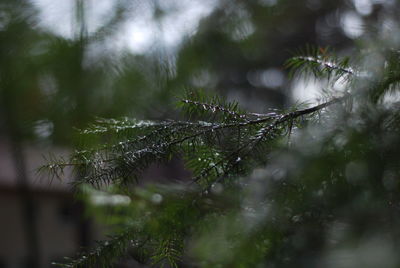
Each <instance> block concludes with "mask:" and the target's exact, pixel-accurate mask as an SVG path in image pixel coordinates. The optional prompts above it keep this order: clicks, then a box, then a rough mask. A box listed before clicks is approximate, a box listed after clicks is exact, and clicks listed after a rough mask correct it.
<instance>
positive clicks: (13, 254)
mask: <svg viewBox="0 0 400 268" xmlns="http://www.w3.org/2000/svg"><path fill="white" fill-rule="evenodd" d="M60 152H61V151H60V150H58V151H57V153H60ZM22 156H23V159H25V169H26V179H27V180H26V182H27V184H26V185H22V184H21V183H22V182H21V179H20V178H18V176H20V174H21V173H20V170H18V168H21V165H19V167H18V168H17V167H16V161H15V160H16V159H15V156H14V155H13V153H12V147H11V146H10V144H9V143H7V142H5V141H0V215H1V221H0V238H1V239H0V268H20V267H21V268H22V267H34V266H35V262H38V263H39V267H51V262H53V261H62V259H63V257H64V256H73V255H74V254H75V253H76V252H77V251H78V250H79V249H80V248H81V247H85V246H88V245H89V244H90V242H91V241H93V240H94V239H95V238H98V237H100V233H101V232H100V231H99V228H98V227H97V226H95V225H94V224H93V223H92V222H89V221H87V220H85V219H84V217H83V213H82V212H83V209H82V208H83V206H82V204H80V203H79V202H78V201H76V199H74V196H73V193H72V192H71V189H70V187H69V185H68V181H65V182H61V181H58V180H53V181H52V182H51V181H50V179H49V178H47V177H40V176H37V168H38V167H39V166H40V165H42V164H43V163H44V162H45V160H44V158H43V149H40V148H37V147H31V146H28V147H24V150H23V151H22ZM17 166H18V165H17ZM66 178H68V176H66ZM69 179H73V178H71V177H69ZM32 246H34V247H35V249H34V250H35V252H31V251H32ZM36 257H37V260H35V259H33V258H36Z"/></svg>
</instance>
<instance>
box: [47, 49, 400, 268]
mask: <svg viewBox="0 0 400 268" xmlns="http://www.w3.org/2000/svg"><path fill="white" fill-rule="evenodd" d="M382 47H384V46H383V45H382V44H381V45H380V46H376V47H374V48H372V47H369V48H365V47H364V48H360V49H359V53H358V55H354V56H353V57H351V58H346V57H344V58H340V57H336V56H335V55H334V54H333V53H331V52H329V50H327V49H321V48H310V47H307V49H305V50H304V51H300V53H299V55H298V56H295V57H293V58H291V59H290V60H289V61H288V62H287V64H286V67H287V68H290V69H291V70H292V72H293V73H295V74H296V75H303V76H305V77H307V78H309V79H326V80H327V81H328V82H329V83H328V85H329V86H328V89H327V90H326V91H325V92H324V94H323V97H321V99H320V102H319V103H318V104H315V105H306V104H300V105H295V106H293V107H292V108H291V109H289V110H287V111H270V112H267V113H265V114H255V113H249V112H246V111H243V110H241V109H240V108H239V105H238V103H227V102H225V101H224V100H223V99H221V98H219V97H216V96H210V94H209V93H207V92H206V91H194V92H191V91H189V92H187V94H186V95H185V96H184V97H183V98H182V100H181V101H180V103H179V109H180V110H182V111H183V113H184V114H185V115H186V118H187V120H182V121H177V120H166V121H142V120H135V119H128V118H123V119H112V120H106V119H99V120H98V121H96V122H95V123H94V124H93V125H91V126H89V127H88V128H87V129H85V130H82V131H81V132H80V135H81V137H82V148H80V149H79V150H77V151H76V152H75V153H73V154H72V155H71V157H70V158H69V159H55V160H54V161H50V163H49V164H48V165H47V166H45V167H43V169H44V170H47V171H50V172H51V174H52V175H54V176H56V177H61V176H62V173H63V171H64V169H65V168H72V170H73V171H75V172H76V174H77V175H78V179H77V181H76V182H75V184H74V186H75V187H76V189H79V190H81V192H83V193H85V195H84V196H86V197H87V198H88V199H89V202H88V203H89V204H90V200H92V201H93V200H94V199H96V198H98V197H101V198H102V199H100V200H103V201H102V202H103V203H102V204H103V205H101V206H93V208H94V209H95V210H96V211H97V212H98V213H99V214H100V215H101V216H103V217H108V218H112V219H113V220H114V226H115V231H116V234H115V235H114V236H111V237H110V238H109V239H108V240H107V241H103V242H99V243H98V246H97V247H95V248H93V249H91V250H88V251H84V252H83V253H81V254H80V255H78V256H77V257H76V258H73V259H69V261H68V263H65V264H60V266H63V267H98V266H100V267H111V266H112V265H113V263H114V262H115V261H116V260H117V259H118V258H120V257H123V256H131V257H132V258H134V259H135V260H137V261H139V262H142V263H146V264H154V265H159V266H163V265H169V266H171V267H181V266H185V267H187V266H189V267H191V266H193V267H294V266H295V267H361V266H362V267H377V266H378V265H379V266H382V267H398V265H400V258H399V256H398V254H396V252H397V251H398V249H399V248H400V245H399V244H398V243H399V242H398V241H399V239H398V238H399V231H398V226H399V223H400V213H399V212H400V211H399V204H400V203H399V201H400V194H399V193H400V192H399V186H400V185H399V182H398V180H399V172H400V166H399V162H398V149H399V146H400V135H399V134H400V133H399V119H400V114H399V111H398V104H397V103H396V102H395V101H391V102H390V100H393V96H394V95H395V94H396V92H397V88H398V82H399V81H400V65H399V62H400V61H399V57H400V54H399V52H398V50H397V49H393V48H391V49H383V48H382ZM339 82H340V83H343V84H345V91H343V92H336V91H334V90H333V89H332V88H333V85H334V84H335V83H339ZM93 140H95V141H97V142H96V143H94V142H93ZM99 141H100V142H99ZM95 144H100V145H95ZM174 157H179V158H183V159H184V162H185V167H186V168H187V169H188V170H190V171H191V174H192V175H191V176H190V178H188V179H187V180H183V181H178V180H177V181H172V182H169V183H167V184H165V183H164V184H147V185H145V186H143V183H141V174H142V172H143V171H144V170H146V169H147V168H148V167H149V166H151V165H153V164H160V163H167V162H168V161H170V160H171V159H172V158H174Z"/></svg>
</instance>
